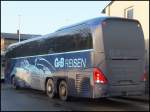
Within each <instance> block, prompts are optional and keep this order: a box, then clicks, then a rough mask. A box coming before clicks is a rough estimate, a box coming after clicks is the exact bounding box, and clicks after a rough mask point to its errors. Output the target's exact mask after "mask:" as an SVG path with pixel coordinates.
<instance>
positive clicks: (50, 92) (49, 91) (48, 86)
mask: <svg viewBox="0 0 150 112" xmlns="http://www.w3.org/2000/svg"><path fill="white" fill-rule="evenodd" d="M54 90H55V89H54V82H53V80H52V79H48V80H47V82H46V94H47V96H48V97H49V98H54V95H55V91H54Z"/></svg>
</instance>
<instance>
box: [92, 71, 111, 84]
mask: <svg viewBox="0 0 150 112" xmlns="http://www.w3.org/2000/svg"><path fill="white" fill-rule="evenodd" d="M93 77H94V82H95V83H101V84H106V83H107V82H108V80H107V79H106V77H105V76H104V74H103V73H102V71H101V70H100V69H98V68H94V70H93Z"/></svg>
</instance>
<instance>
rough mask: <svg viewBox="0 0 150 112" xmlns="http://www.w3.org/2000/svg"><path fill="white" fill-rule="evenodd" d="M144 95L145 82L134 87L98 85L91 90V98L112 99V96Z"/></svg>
mask: <svg viewBox="0 0 150 112" xmlns="http://www.w3.org/2000/svg"><path fill="white" fill-rule="evenodd" d="M144 94H145V82H141V83H140V84H135V85H119V86H112V85H100V84H96V85H95V86H94V88H93V98H101V97H112V96H136V95H144Z"/></svg>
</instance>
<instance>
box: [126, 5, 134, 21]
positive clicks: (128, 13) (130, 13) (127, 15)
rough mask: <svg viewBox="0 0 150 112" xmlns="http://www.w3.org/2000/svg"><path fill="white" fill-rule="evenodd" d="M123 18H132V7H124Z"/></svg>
mask: <svg viewBox="0 0 150 112" xmlns="http://www.w3.org/2000/svg"><path fill="white" fill-rule="evenodd" d="M125 18H129V19H133V7H129V8H127V9H125Z"/></svg>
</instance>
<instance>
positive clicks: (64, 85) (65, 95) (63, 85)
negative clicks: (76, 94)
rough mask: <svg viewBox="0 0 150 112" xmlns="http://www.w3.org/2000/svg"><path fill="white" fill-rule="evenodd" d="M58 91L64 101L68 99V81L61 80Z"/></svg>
mask: <svg viewBox="0 0 150 112" xmlns="http://www.w3.org/2000/svg"><path fill="white" fill-rule="evenodd" d="M58 92H59V98H60V99H61V100H62V101H68V100H69V98H68V86H67V83H66V81H64V80H62V81H60V83H59V91H58Z"/></svg>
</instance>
